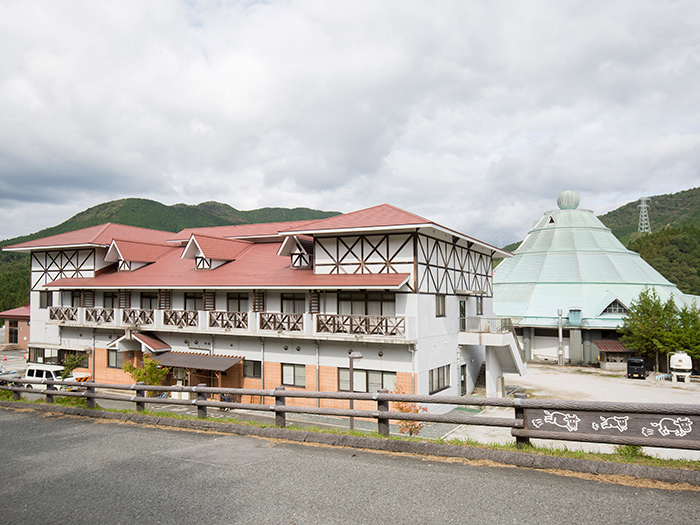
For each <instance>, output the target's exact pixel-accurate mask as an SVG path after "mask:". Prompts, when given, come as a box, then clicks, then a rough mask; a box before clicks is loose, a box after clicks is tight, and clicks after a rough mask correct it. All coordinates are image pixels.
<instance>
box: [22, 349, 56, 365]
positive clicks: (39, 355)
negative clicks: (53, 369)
mask: <svg viewBox="0 0 700 525" xmlns="http://www.w3.org/2000/svg"><path fill="white" fill-rule="evenodd" d="M29 361H30V362H32V363H49V364H52V365H57V364H58V350H56V349H55V348H30V349H29Z"/></svg>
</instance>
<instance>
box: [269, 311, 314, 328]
mask: <svg viewBox="0 0 700 525" xmlns="http://www.w3.org/2000/svg"><path fill="white" fill-rule="evenodd" d="M260 330H263V331H275V332H303V331H304V314H285V313H270V312H260Z"/></svg>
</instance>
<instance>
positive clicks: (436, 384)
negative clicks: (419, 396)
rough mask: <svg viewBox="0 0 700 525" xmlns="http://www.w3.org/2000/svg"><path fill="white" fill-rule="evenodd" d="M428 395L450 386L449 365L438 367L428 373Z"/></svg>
mask: <svg viewBox="0 0 700 525" xmlns="http://www.w3.org/2000/svg"><path fill="white" fill-rule="evenodd" d="M428 383H429V384H428V393H429V394H434V393H435V392H439V391H440V390H445V389H446V388H449V386H450V365H445V366H439V367H438V368H433V369H432V370H430V371H429V372H428Z"/></svg>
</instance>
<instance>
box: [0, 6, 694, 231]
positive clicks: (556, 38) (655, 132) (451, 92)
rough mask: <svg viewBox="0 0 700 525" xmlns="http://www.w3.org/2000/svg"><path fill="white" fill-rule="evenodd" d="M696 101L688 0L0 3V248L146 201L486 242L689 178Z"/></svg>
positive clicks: (667, 189) (680, 185) (675, 187)
mask: <svg viewBox="0 0 700 525" xmlns="http://www.w3.org/2000/svg"><path fill="white" fill-rule="evenodd" d="M698 86H700V6H699V5H698V3H697V1H694V0H688V1H684V0H679V1H662V0H654V1H642V0H630V1H611V0H606V1H590V0H586V1H580V2H577V1H567V2H561V1H554V0H552V1H548V2H547V1H520V2H517V1H489V2H472V1H465V0H458V1H454V2H441V1H436V2H418V1H415V2H414V1H407V0H399V1H368V2H362V1H356V0H353V1H351V2H341V1H329V2H321V1H293V0H292V1H280V2H276V1H269V2H252V1H247V2H226V1H211V2H204V1H202V2H199V1H194V0H193V1H181V2H178V1H174V0H162V1H157V0H149V1H148V2H144V1H141V0H134V1H131V0H118V1H117V0H114V1H111V2H106V1H97V0H85V1H71V0H62V1H60V2H57V1H36V0H17V1H15V0H0V239H4V238H11V237H16V236H18V235H25V234H28V233H32V232H35V231H37V230H40V229H42V228H46V227H50V226H54V225H56V224H58V223H60V222H63V221H64V220H66V219H68V218H69V217H71V216H72V215H74V214H75V213H78V212H80V211H82V210H84V209H86V208H88V207H90V206H94V205H96V204H99V203H102V202H106V201H110V200H114V199H119V198H124V197H143V198H150V199H154V200H157V201H159V202H163V203H164V204H174V203H177V202H184V203H187V204H198V203H200V202H203V201H207V200H216V201H220V202H225V203H228V204H230V205H231V206H233V207H235V208H238V209H244V210H246V209H252V208H258V207H263V206H284V207H297V206H308V207H313V208H319V209H324V210H338V211H343V212H349V211H353V210H356V209H360V208H364V207H368V206H373V205H376V204H381V203H384V202H387V203H390V204H394V205H396V206H399V207H401V208H404V209H406V210H409V211H411V212H414V213H417V214H419V215H422V216H424V217H426V218H429V219H432V220H434V221H436V222H438V223H440V224H443V225H444V226H447V227H451V228H454V229H457V230H459V231H462V232H463V233H466V234H468V235H472V236H475V237H478V238H480V239H482V240H484V241H486V242H490V243H493V244H497V245H505V244H507V243H509V242H513V241H516V240H520V239H522V238H523V237H524V235H525V233H526V232H527V229H528V227H529V226H530V225H531V224H532V220H533V219H535V218H539V217H540V216H541V214H542V213H543V212H544V211H546V210H549V209H552V208H555V207H556V203H555V201H556V197H557V195H558V194H559V193H560V192H561V191H562V190H565V189H573V190H576V191H578V192H579V194H580V196H581V207H585V208H588V209H593V210H594V211H595V212H596V213H599V214H600V213H604V212H606V211H609V210H611V209H614V208H617V207H618V206H620V205H622V204H625V203H627V202H629V201H633V200H636V199H638V198H639V197H640V196H643V195H657V194H663V193H674V192H677V191H681V190H684V189H689V188H692V187H697V186H700V92H699V91H698ZM651 204H652V208H651V210H650V213H651V214H653V212H654V211H653V201H652V203H651Z"/></svg>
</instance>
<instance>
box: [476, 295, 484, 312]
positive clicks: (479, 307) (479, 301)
mask: <svg viewBox="0 0 700 525" xmlns="http://www.w3.org/2000/svg"><path fill="white" fill-rule="evenodd" d="M476 315H484V298H483V297H482V296H481V295H479V296H477V298H476Z"/></svg>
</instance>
